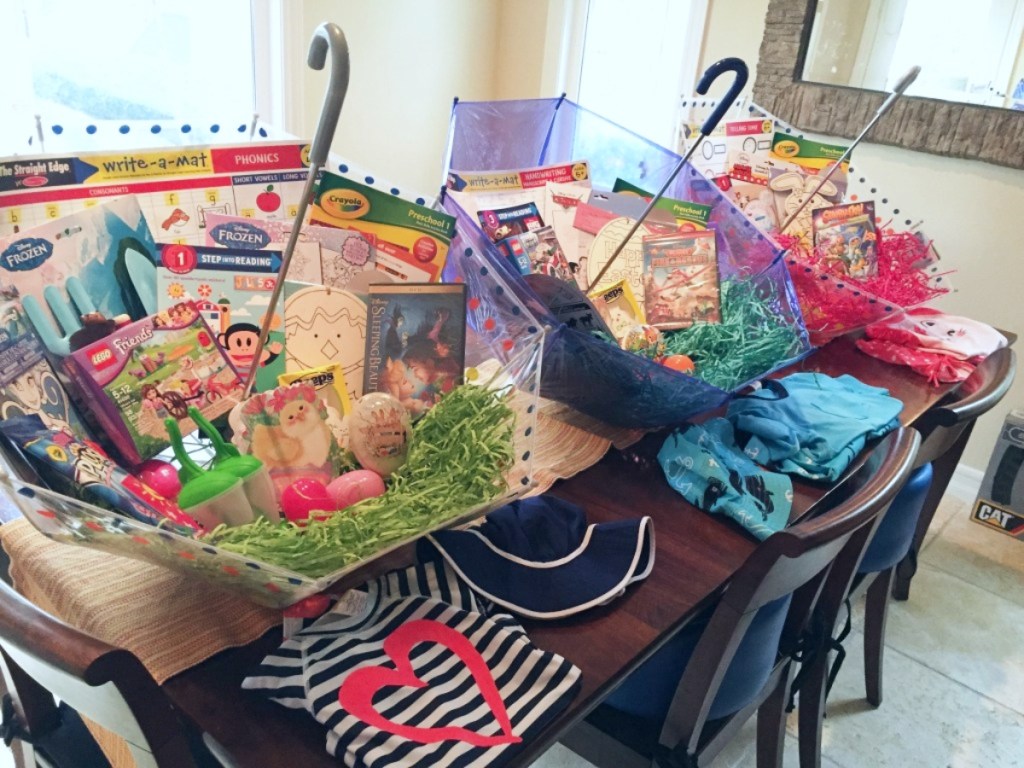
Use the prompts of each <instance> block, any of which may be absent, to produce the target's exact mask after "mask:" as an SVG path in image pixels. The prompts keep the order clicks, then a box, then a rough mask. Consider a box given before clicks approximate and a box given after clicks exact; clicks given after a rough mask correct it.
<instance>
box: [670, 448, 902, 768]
mask: <svg viewBox="0 0 1024 768" xmlns="http://www.w3.org/2000/svg"><path fill="white" fill-rule="evenodd" d="M919 444H920V438H919V435H918V434H917V432H916V431H914V430H912V429H899V430H896V431H895V432H893V433H890V434H889V435H888V436H886V437H885V438H884V439H883V440H882V441H881V442H880V443H879V444H878V445H877V446H876V447H875V448H874V449H873V450H872V452H871V454H870V456H869V457H868V458H867V460H866V461H865V462H864V463H863V464H862V465H861V467H860V468H859V469H858V470H857V471H856V472H855V473H854V475H853V476H851V477H850V478H849V480H848V481H847V482H848V484H849V486H850V490H849V492H848V493H847V494H846V495H845V497H844V498H843V500H841V501H839V502H838V503H837V504H836V506H834V507H832V508H830V509H826V510H825V511H823V512H820V513H819V514H817V515H816V516H815V517H813V518H811V519H809V520H806V521H803V522H800V523H798V524H796V525H794V526H792V527H790V528H787V529H786V530H784V531H781V532H779V533H776V534H774V535H772V536H771V537H769V538H768V539H766V540H765V541H764V542H763V543H762V544H761V545H760V546H759V547H758V548H757V549H756V550H755V551H754V552H753V554H751V556H750V557H749V558H748V559H747V561H746V562H745V563H744V564H743V566H741V568H740V570H739V571H738V572H737V573H736V576H735V577H734V578H733V579H732V581H731V582H730V583H729V586H728V588H727V590H726V592H725V594H724V595H723V597H722V600H721V601H720V603H719V604H718V606H717V607H716V608H715V610H714V612H713V614H712V616H711V618H710V620H709V622H708V625H707V628H706V629H705V631H704V633H703V634H702V636H701V638H700V640H699V641H698V644H697V646H696V648H695V650H694V653H693V656H692V657H691V659H690V662H689V664H688V665H687V667H686V671H685V672H684V674H683V677H682V679H681V680H680V682H679V685H678V687H677V689H676V693H675V697H674V699H673V701H672V705H671V706H670V708H669V711H668V716H667V717H666V719H665V723H664V725H663V726H662V731H661V736H660V739H659V742H660V744H661V748H662V749H663V750H668V751H670V752H671V753H673V754H674V756H675V757H676V758H678V759H679V762H680V764H686V765H689V764H694V763H697V764H703V760H700V759H698V757H697V756H698V755H700V754H701V753H705V752H706V753H708V754H709V755H713V754H714V753H716V752H717V751H718V749H719V748H720V747H721V746H724V743H725V742H726V741H727V740H728V738H729V737H731V735H732V733H733V732H735V731H736V730H738V728H739V726H740V725H742V722H743V721H744V720H745V719H746V718H747V717H748V716H749V715H750V714H751V713H752V711H753V710H755V709H756V708H757V705H758V704H759V703H760V701H755V702H752V703H751V705H750V706H748V707H747V708H746V709H744V710H743V711H741V712H739V713H737V714H736V715H735V716H733V717H732V718H730V722H726V723H717V724H716V727H715V729H714V732H713V733H707V734H705V732H704V731H705V725H706V723H707V717H708V712H709V711H710V709H711V705H712V703H713V702H714V700H715V697H716V696H717V694H718V692H719V689H720V687H721V684H722V681H723V679H724V677H725V673H726V671H727V670H728V668H729V665H730V663H731V662H732V661H733V657H734V655H735V653H736V650H737V648H738V647H739V645H740V642H741V641H742V639H743V636H744V635H745V633H746V630H747V628H748V627H749V625H750V622H751V621H752V620H753V618H754V615H755V614H756V612H757V611H758V609H759V608H761V607H762V606H764V605H765V604H767V603H769V602H771V601H773V600H776V599H778V598H779V597H782V596H784V595H787V594H791V593H792V594H793V600H792V603H791V606H790V609H789V614H788V616H787V620H786V626H785V629H784V632H783V637H782V640H781V643H780V648H781V649H782V651H783V653H785V652H786V651H787V650H789V649H791V648H792V647H793V646H794V645H795V642H796V639H797V638H798V637H799V635H800V634H801V633H802V632H803V631H804V630H805V629H806V627H807V626H808V623H809V621H810V619H811V615H812V612H813V609H814V606H815V603H816V601H817V598H818V595H819V594H820V592H821V589H822V585H823V583H824V580H825V577H826V576H827V574H828V573H829V570H830V568H831V565H832V564H833V563H834V562H835V561H836V559H837V558H838V557H839V555H840V553H841V552H842V551H843V550H844V548H846V547H848V546H849V547H851V548H854V549H856V548H860V549H863V547H864V546H865V545H866V542H867V540H868V538H869V536H870V535H871V533H872V531H873V530H874V526H875V525H876V523H877V520H878V517H879V515H880V514H881V513H882V512H883V511H884V510H885V509H886V507H887V506H888V504H889V503H890V502H891V501H892V499H893V497H894V496H895V495H896V493H897V492H898V491H899V489H900V487H901V486H902V484H903V482H904V481H905V480H906V478H907V476H908V475H909V473H910V472H911V469H912V467H913V464H914V457H915V455H916V453H917V450H918V446H919ZM827 498H828V497H826V499H827ZM783 664H788V659H785V658H780V661H779V662H778V664H777V667H778V666H781V665H783ZM770 684H771V683H770ZM766 688H768V686H766ZM769 693H770V691H768V690H765V691H762V700H763V698H765V697H767V695H768V694H769ZM708 730H711V729H708Z"/></svg>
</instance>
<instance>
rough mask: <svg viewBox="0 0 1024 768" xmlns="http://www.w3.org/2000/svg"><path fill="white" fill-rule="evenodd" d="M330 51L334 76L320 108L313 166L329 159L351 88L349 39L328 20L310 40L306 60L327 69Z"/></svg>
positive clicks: (312, 149)
mask: <svg viewBox="0 0 1024 768" xmlns="http://www.w3.org/2000/svg"><path fill="white" fill-rule="evenodd" d="M328 52H330V54H331V79H330V82H329V83H328V85H327V92H326V93H325V94H324V105H323V107H322V108H321V110H320V122H319V123H317V126H316V136H314V137H313V146H312V147H311V148H310V150H309V164H310V165H311V166H322V165H324V164H325V163H326V162H327V153H328V152H329V151H330V149H331V140H332V139H333V138H334V131H335V130H336V129H337V127H338V116H339V115H340V114H341V105H342V103H343V102H344V101H345V94H346V93H347V92H348V73H349V65H348V42H347V41H346V40H345V33H344V32H342V31H341V27H339V26H338V25H337V24H334V23H331V22H325V23H323V24H321V25H320V26H319V27H317V28H316V31H315V32H314V33H313V39H312V40H310V41H309V56H308V57H307V58H306V63H307V64H309V66H310V68H311V69H323V68H324V64H326V63H327V54H328Z"/></svg>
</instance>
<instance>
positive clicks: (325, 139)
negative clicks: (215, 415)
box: [242, 22, 349, 398]
mask: <svg viewBox="0 0 1024 768" xmlns="http://www.w3.org/2000/svg"><path fill="white" fill-rule="evenodd" d="M328 53H330V54H331V79H330V82H329V83H328V84H327V93H326V94H324V105H323V107H322V108H321V109H320V121H319V122H318V123H317V126H316V135H315V136H314V137H313V144H312V146H311V147H310V149H309V175H308V176H307V177H306V186H305V188H304V189H303V190H302V198H301V199H300V200H299V205H298V210H296V212H295V221H294V223H293V224H292V231H291V233H290V234H289V235H288V243H287V244H286V245H285V247H284V252H283V253H282V254H281V269H280V271H279V272H278V275H277V284H276V285H274V290H273V292H272V293H271V294H270V302H269V306H268V307H267V314H266V315H265V316H264V320H263V325H262V327H261V328H260V336H259V339H258V340H257V342H256V349H255V350H254V352H253V363H252V367H251V368H250V369H249V375H248V376H247V378H246V380H245V386H244V388H243V390H242V397H243V398H247V397H249V395H250V394H251V393H252V389H253V386H254V385H255V384H256V372H257V371H258V370H259V367H260V357H262V356H263V348H264V347H265V346H266V344H267V337H268V336H269V335H270V328H271V325H272V324H273V321H274V316H275V312H277V304H278V302H279V301H280V299H281V291H282V290H283V289H284V281H285V279H286V278H287V275H288V267H289V266H291V263H292V254H293V253H295V244H296V243H297V242H298V240H299V231H300V230H301V229H302V223H303V221H304V220H305V218H306V208H307V207H308V206H309V200H310V198H311V197H312V196H313V188H314V187H315V186H316V180H317V175H318V174H319V172H320V169H321V168H323V167H324V165H326V163H327V155H328V153H329V152H330V150H331V140H332V139H334V131H335V129H336V128H337V127H338V117H339V116H340V115H341V105H342V103H344V101H345V94H346V93H347V92H348V71H349V67H348V43H347V42H346V41H345V33H344V32H342V31H341V27H339V26H338V25H337V24H333V23H330V22H325V23H323V24H321V25H320V26H319V27H317V28H316V31H315V32H314V33H313V39H312V40H311V41H310V43H309V56H308V57H307V58H306V63H307V64H309V66H310V67H312V68H313V69H323V68H324V65H325V64H326V63H327V54H328Z"/></svg>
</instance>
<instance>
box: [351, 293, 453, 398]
mask: <svg viewBox="0 0 1024 768" xmlns="http://www.w3.org/2000/svg"><path fill="white" fill-rule="evenodd" d="M465 355H466V286H465V285H464V284H448V283H444V284H437V285H433V284H427V285H422V284H421V285H373V286H370V303H369V313H368V317H367V331H366V367H365V369H364V371H365V373H364V379H363V391H364V392H387V393H389V394H391V395H392V396H393V397H395V398H396V399H397V400H398V401H399V402H400V403H401V404H402V405H403V406H405V408H406V410H407V411H409V413H410V414H412V415H413V416H418V415H420V414H422V413H425V412H426V411H427V410H429V409H430V408H431V407H432V406H433V405H435V404H436V403H437V401H438V400H439V399H440V397H441V395H443V394H445V393H446V392H450V391H451V390H452V389H454V388H455V387H457V386H458V385H459V384H461V383H462V380H463V370H464V367H465Z"/></svg>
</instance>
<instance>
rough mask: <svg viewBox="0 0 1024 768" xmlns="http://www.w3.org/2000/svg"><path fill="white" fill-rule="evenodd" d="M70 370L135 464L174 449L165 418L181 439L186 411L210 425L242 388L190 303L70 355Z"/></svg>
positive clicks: (187, 424) (188, 427)
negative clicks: (192, 410)
mask: <svg viewBox="0 0 1024 768" xmlns="http://www.w3.org/2000/svg"><path fill="white" fill-rule="evenodd" d="M65 366H66V368H67V371H68V375H69V376H70V377H71V379H72V380H73V381H74V382H75V384H76V386H78V387H79V389H80V390H82V392H83V393H84V394H85V398H86V400H87V401H88V402H89V403H90V404H91V406H92V410H93V413H94V414H95V415H96V418H97V420H98V421H99V422H100V424H101V425H102V427H103V429H104V430H105V431H106V432H107V433H108V434H109V435H110V437H111V439H112V440H113V441H114V443H115V445H116V446H117V448H118V450H119V451H120V452H121V454H122V455H123V457H124V459H125V461H127V462H128V463H130V464H137V463H139V462H141V461H144V460H145V459H148V458H152V457H153V456H156V455H157V454H158V453H160V452H161V451H163V450H164V449H165V448H167V447H169V446H170V439H169V437H168V435H167V428H166V427H165V426H164V420H165V419H166V418H167V417H169V416H170V417H173V418H175V419H177V421H178V423H179V425H180V428H181V432H182V434H188V433H190V432H194V431H195V430H196V428H197V427H196V424H195V422H193V421H192V419H190V418H188V415H187V409H188V407H189V406H191V405H194V406H196V407H197V408H198V409H199V410H200V412H201V413H202V414H203V415H204V416H205V417H206V418H207V419H210V420H213V419H215V418H217V417H219V416H221V415H223V414H225V413H227V412H228V411H230V410H231V409H232V408H233V407H234V406H235V405H236V404H237V403H238V402H239V399H240V398H241V394H242V387H243V382H242V381H241V379H240V378H239V376H238V373H237V371H236V370H235V368H234V367H233V366H232V365H231V361H230V360H229V359H228V358H227V357H226V356H225V355H224V353H223V351H222V350H221V348H220V347H219V346H217V341H216V336H215V334H214V333H213V331H211V330H210V327H209V326H208V325H207V324H206V321H205V320H203V317H202V315H201V314H200V313H199V310H198V308H197V307H196V305H195V304H193V303H192V302H185V303H182V304H178V305H175V306H174V307H171V308H170V309H169V310H167V311H165V312H159V313H157V314H155V315H152V316H151V317H147V318H144V319H142V320H139V321H137V322H134V323H131V324H129V325H126V326H124V327H123V328H119V329H118V330H117V331H115V332H114V333H113V334H111V335H110V336H107V337H106V338H104V339H101V340H99V341H96V342H94V343H92V344H89V345H88V346H86V347H83V348H82V349H79V350H77V351H75V352H72V353H71V354H70V355H69V356H68V357H67V358H66V359H65Z"/></svg>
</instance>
